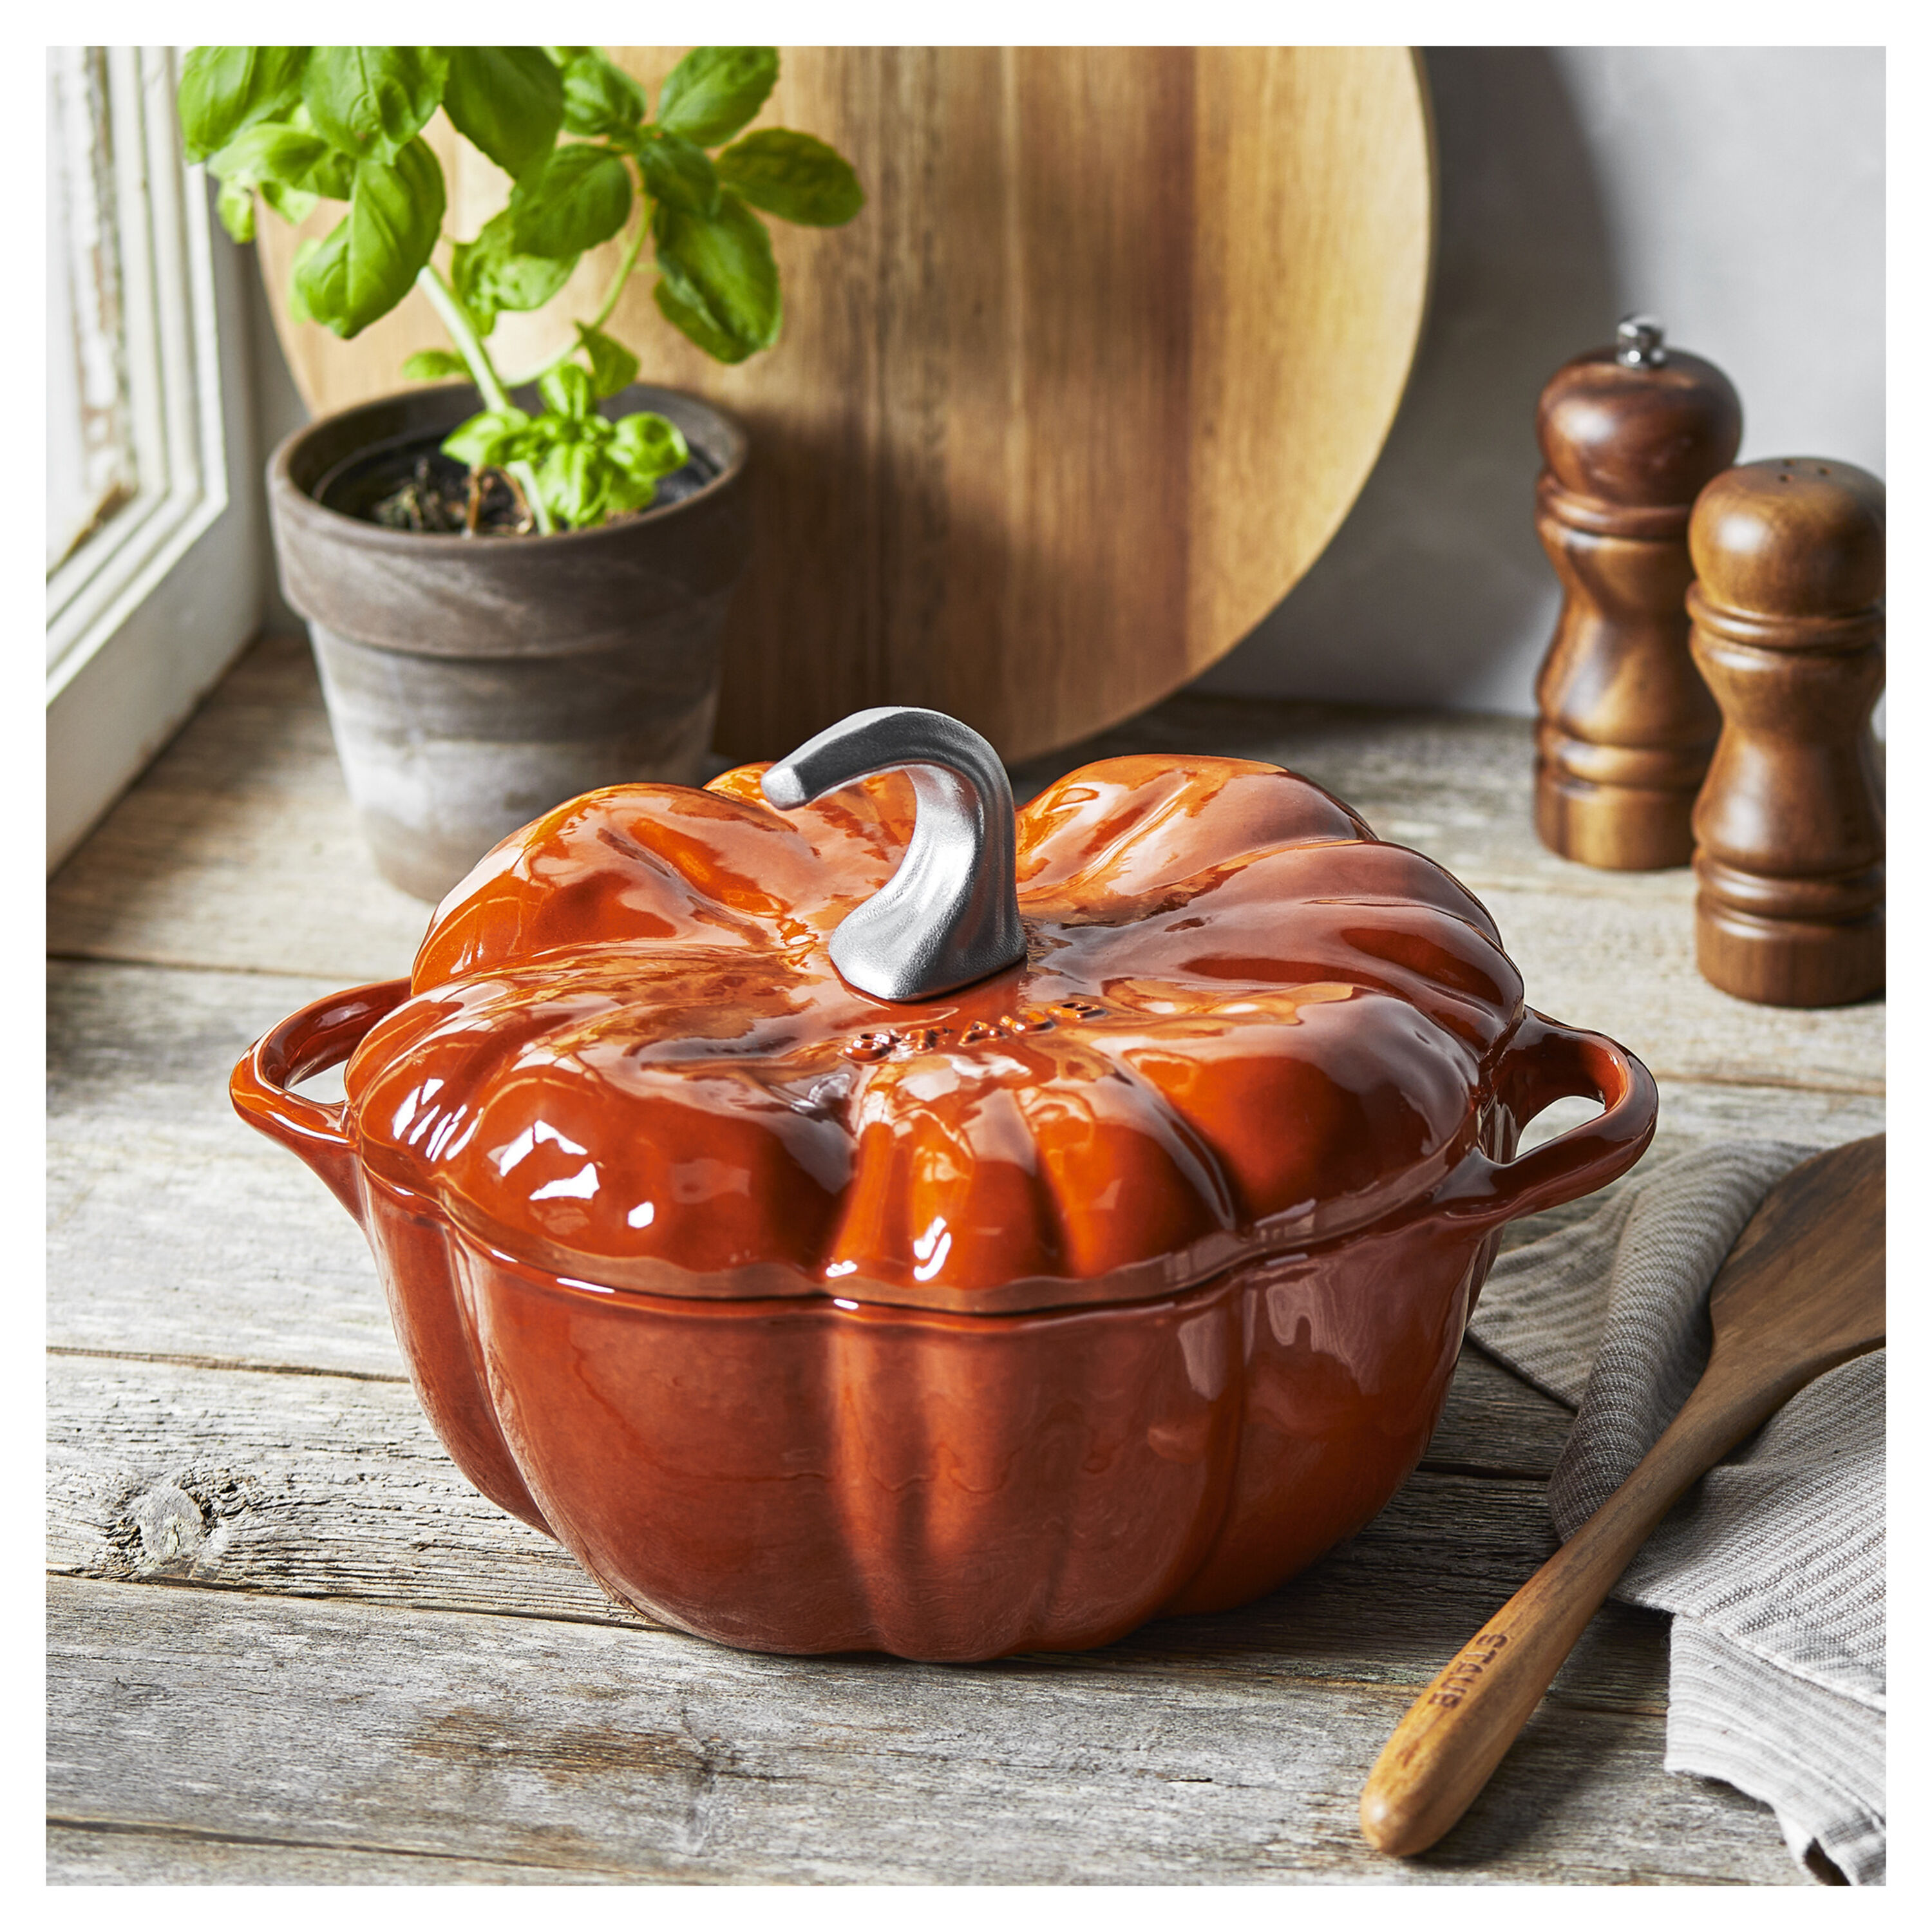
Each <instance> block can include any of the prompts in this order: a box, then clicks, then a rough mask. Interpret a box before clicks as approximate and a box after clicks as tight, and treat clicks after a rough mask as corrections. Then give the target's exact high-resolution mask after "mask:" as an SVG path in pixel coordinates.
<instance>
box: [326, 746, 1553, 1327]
mask: <svg viewBox="0 0 1932 1932" xmlns="http://www.w3.org/2000/svg"><path fill="white" fill-rule="evenodd" d="M762 769H763V768H762V767H751V768H746V769H741V770H739V771H734V772H729V773H727V775H724V777H722V778H718V779H716V780H715V781H713V782H712V784H710V785H709V786H708V787H706V788H705V789H704V790H702V791H694V790H686V789H684V788H682V787H673V786H668V785H648V784H644V785H632V786H621V787H613V788H612V789H610V790H604V791H600V792H593V793H590V794H589V795H588V796H585V797H583V798H580V799H577V800H575V801H574V802H572V803H571V804H570V805H565V806H564V807H562V808H559V810H557V811H554V812H552V813H550V814H549V815H548V816H547V817H544V818H542V819H541V820H538V821H537V823H535V824H534V825H532V826H530V827H529V829H528V830H527V831H526V832H523V833H522V834H520V835H519V836H518V837H517V838H514V839H513V840H511V841H508V843H506V844H505V845H503V846H502V847H500V848H499V850H497V851H496V853H494V854H493V856H491V857H490V859H488V860H487V861H486V862H485V863H484V865H483V866H482V867H481V868H479V869H478V871H476V872H475V874H472V876H471V877H469V879H468V880H466V881H465V882H464V883H463V885H461V886H459V887H458V889H457V891H456V892H455V893H454V894H453V895H452V896H451V898H449V899H448V900H446V901H445V902H444V904H443V906H442V907H441V908H440V910H439V913H438V915H437V919H436V922H435V924H434V927H433V928H432V929H431V932H430V934H429V935H428V938H427V939H426V940H425V942H424V944H423V946H422V950H421V952H420V953H419V956H418V958H417V960H416V971H415V974H414V977H413V981H412V986H413V993H414V997H413V998H411V999H410V1001H408V1002H407V1004H404V1006H402V1007H401V1008H400V1009H398V1010H397V1011H396V1012H395V1013H393V1014H392V1015H391V1016H389V1018H388V1019H386V1020H385V1021H384V1022H383V1023H382V1025H380V1026H379V1027H378V1028H377V1029H376V1030H375V1031H374V1033H372V1034H371V1035H370V1036H369V1037H368V1040H367V1041H366V1042H365V1044H364V1045H363V1046H362V1048H361V1049H360V1050H359V1052H357V1054H356V1056H355V1058H354V1060H353V1062H352V1064H351V1065H350V1069H349V1073H348V1077H347V1087H348V1091H349V1094H350V1114H351V1118H352V1120H353V1124H354V1128H355V1132H356V1136H357V1138H358V1139H359V1143H360V1145H361V1148H362V1152H363V1155H364V1157H365V1160H366V1161H367V1162H368V1164H369V1166H370V1167H371V1169H373V1170H374V1172H376V1173H377V1174H379V1175H381V1176H383V1178H386V1179H387V1180H389V1181H392V1182H393V1183H395V1184H397V1185H398V1186H399V1187H404V1188H406V1189H407V1190H410V1192H411V1193H414V1194H416V1195H419V1196H426V1197H428V1198H429V1199H432V1200H434V1201H436V1202H438V1203H440V1205H442V1207H443V1208H444V1209H445V1210H446V1211H447V1212H448V1214H449V1215H450V1217H452V1219H453V1220H455V1221H456V1222H457V1223H459V1224H460V1225H461V1226H463V1227H464V1228H465V1229H467V1230H469V1232H471V1233H472V1234H473V1235H475V1236H476V1237H477V1238H479V1239H480V1240H481V1241H485V1242H487V1243H488V1244H490V1245H491V1246H492V1247H496V1248H498V1249H499V1250H503V1251H505V1252H508V1253H514V1254H517V1255H520V1256H526V1257H529V1258H530V1259H535V1260H537V1261H538V1262H541V1265H544V1267H547V1268H554V1269H556V1270H558V1271H560V1272H562V1273H563V1274H568V1275H570V1276H573V1277H579V1278H582V1279H585V1280H592V1281H595V1282H598V1283H607V1284H609V1285H610V1286H614V1287H619V1288H634V1289H646V1290H649V1291H652V1292H658V1293H668V1294H674V1295H695V1296H720V1295H728V1296H742V1295H760V1296H785V1295H838V1296H839V1297H841V1298H846V1299H849V1300H854V1301H870V1302H881V1303H894V1304H909V1305H913V1306H918V1307H931V1308H945V1309H952V1310H960V1311H968V1310H971V1311H979V1312H994V1311H1010V1310H1020V1309H1028V1308H1040V1307H1055V1306H1064V1305H1067V1304H1076V1303H1082V1302H1093V1301H1119V1300H1121V1299H1123V1298H1133V1297H1136V1296H1139V1295H1145V1294H1148V1293H1150V1292H1157V1291H1169V1290H1172V1289H1177V1288H1182V1287H1185V1286H1188V1285H1190V1284H1191V1283H1195V1282H1198V1281H1203V1280H1206V1279H1207V1278H1208V1277H1210V1276H1211V1275H1212V1274H1216V1273H1217V1272H1218V1271H1220V1270H1222V1269H1224V1268H1227V1267H1228V1266H1229V1265H1231V1264H1232V1263H1233V1262H1235V1261H1237V1260H1238V1259H1241V1257H1242V1256H1244V1255H1247V1254H1250V1253H1259V1252H1262V1251H1264V1250H1282V1249H1284V1248H1286V1247H1292V1246H1295V1245H1298V1244H1306V1243H1308V1242H1310V1241H1323V1240H1326V1239H1330V1238H1334V1237H1335V1236H1337V1235H1343V1234H1345V1233H1346V1232H1349V1230H1350V1229H1355V1228H1358V1227H1361V1226H1365V1225H1367V1223H1369V1222H1370V1221H1372V1220H1375V1219H1376V1218H1377V1217H1379V1216H1381V1215H1382V1214H1385V1212H1386V1211H1388V1209H1389V1208H1390V1207H1391V1205H1394V1202H1396V1201H1397V1200H1398V1199H1402V1198H1403V1197H1405V1196H1409V1195H1411V1194H1413V1193H1415V1192H1416V1191H1417V1190H1419V1189H1422V1188H1426V1187H1430V1186H1432V1185H1433V1184H1436V1182H1438V1181H1440V1180H1441V1179H1442V1177H1443V1176H1444V1175H1445V1174H1446V1173H1447V1172H1448V1170H1449V1169H1451V1167H1452V1166H1454V1164H1455V1163H1457V1162H1458V1161H1459V1160H1461V1159H1462V1158H1463V1156H1464V1155H1465V1154H1467V1153H1468V1152H1469V1150H1470V1148H1471V1147H1472V1145H1474V1143H1475V1136H1476V1135H1477V1133H1478V1128H1479V1125H1480V1123H1479V1121H1478V1117H1477V1110H1476V1109H1475V1106H1474V1104H1473V1103H1474V1100H1475V1095H1476V1094H1477V1093H1478V1090H1479V1088H1480V1087H1481V1078H1482V1074H1483V1070H1484V1067H1485V1066H1486V1064H1487V1062H1488V1061H1490V1058H1492V1057H1493V1055H1495V1053H1496V1051H1497V1049H1498V1047H1499V1043H1501V1042H1502V1040H1504V1039H1505V1037H1506V1036H1507V1035H1508V1033H1509V1031H1510V1029H1511V1027H1512V1026H1513V1025H1514V1024H1515V1022H1517V1019H1519V1018H1520V1015H1521V1013H1522V1010H1523V986H1522V982H1521V980H1520V979H1519V977H1517V973H1516V971H1515V969H1514V968H1513V967H1512V966H1511V964H1510V962H1509V961H1508V959H1507V958H1506V957H1505V956H1504V954H1503V952H1502V947H1501V944H1500V942H1499V939H1498V938H1497V935H1496V928H1495V926H1493V923H1492V922H1491V921H1490V917H1489V915H1488V914H1487V913H1486V912H1485V911H1484V909H1483V907H1481V904H1479V903H1478V901H1476V900H1475V898H1472V896H1471V895H1469V893H1468V892H1466V891H1465V890H1464V889H1463V887H1462V886H1460V885H1458V884H1457V883H1456V881H1455V880H1454V879H1452V878H1451V877H1450V876H1449V875H1448V874H1447V873H1446V872H1445V871H1442V868H1440V867H1439V866H1437V865H1434V864H1433V863H1432V862H1430V860H1429V859H1426V858H1424V857H1422V856H1421V855H1420V854H1418V853H1415V852H1412V851H1409V850H1406V849H1404V848H1403V847H1400V846H1397V845H1389V844H1382V842H1380V841H1378V840H1377V839H1376V838H1375V837H1374V835H1373V834H1372V833H1371V832H1370V831H1369V829H1368V828H1367V826H1365V825H1364V823H1362V821H1361V820H1360V819H1359V818H1358V817H1356V816H1355V814H1354V813H1352V811H1349V809H1348V808H1347V807H1346V806H1345V805H1342V804H1340V802H1337V800H1336V799H1334V798H1332V797H1331V796H1329V795H1328V793H1326V792H1325V791H1323V790H1321V789H1320V788H1319V787H1318V786H1316V785H1314V784H1310V782H1309V781H1307V780H1306V779H1304V778H1298V777H1296V776H1295V775H1293V774H1292V773H1291V772H1286V771H1283V770H1280V769H1277V768H1276V767H1274V766H1268V765H1262V764H1258V763H1253V762H1250V761H1249V760H1241V759H1232V758H1196V759H1190V760H1185V761H1177V760H1172V759H1166V758H1155V757H1127V758H1115V759H1111V760H1108V761H1106V763H1100V764H1096V765H1091V766H1088V767H1086V768H1085V769H1082V770H1080V771H1078V772H1074V773H1073V775H1071V776H1070V777H1068V778H1064V779H1062V780H1061V781H1060V782H1059V783H1058V784H1056V785H1055V786H1053V787H1052V788H1051V789H1050V790H1048V791H1046V793H1043V794H1042V795H1041V796H1040V797H1039V798H1037V799H1035V800H1034V801H1033V802H1032V803H1031V804H1030V805H1027V806H1025V808H1022V810H1021V811H1020V812H1019V815H1018V826H1017V832H1018V841H1017V856H1018V863H1017V868H1016V869H1017V879H1018V887H1019V909H1020V913H1021V916H1022V923H1023V925H1024V928H1025V935H1026V956H1025V959H1024V960H1023V961H1022V962H1019V963H1017V964H1016V965H1013V967H1011V968H1009V969H1007V971H1003V972H1000V973H998V974H995V975H993V976H992V977H990V978H987V979H984V980H980V981H979V982H977V983H975V984H973V985H971V986H968V987H965V988H964V989H960V990H959V991H956V992H950V993H948V994H946V995H943V996H941V997H938V998H927V999H922V1000H919V1001H911V1002H893V1003H890V1004H888V1003H885V1002H881V1001H877V1000H875V999H873V998H869V997H868V996H867V995H864V994H862V993H859V992H855V991H854V990H853V989H852V988H851V987H850V986H848V985H847V984H846V983H845V982H844V980H842V979H841V977H840V976H839V974H838V972H837V971H835V969H834V968H833V967H832V965H831V963H830V962H829V959H828V956H827V953H826V941H827V940H828V938H829V935H831V933H832V930H833V929H834V928H835V927H836V926H838V923H839V922H840V921H841V919H844V917H845V916H847V914H849V913H851V912H852V911H853V910H854V909H855V908H856V907H858V906H859V905H860V904H862V903H863V902H864V901H865V900H867V899H868V898H870V897H871V895H873V894H874V893H876V892H877V891H878V890H879V889H880V887H881V886H883V885H884V884H885V883H886V881H887V880H889V878H890V877H892V874H893V872H894V871H895V868H896V867H897V866H898V863H899V861H900V859H901V856H902V854H903V853H904V850H905V847H906V844H907V839H908V838H909V836H910V832H911V830H912V826H913V797H912V792H911V788H910V784H909V783H908V781H907V778H905V776H904V775H903V773H901V772H885V773H882V774H880V775H877V776H874V777H871V778H867V779H865V780H864V781H862V783H860V784H857V785H855V786H853V787H847V788H845V789H843V790H840V791H838V792H836V793H833V794H831V795H830V796H827V797H826V798H823V799H820V801H818V802H816V803H813V804H808V805H805V806H803V807H802V808H799V809H797V810H795V811H779V810H778V809H776V808H774V807H773V806H772V805H769V804H767V803H766V802H765V800H764V799H763V797H762V796H760V790H759V784H758V778H759V774H760V771H761V770H762Z"/></svg>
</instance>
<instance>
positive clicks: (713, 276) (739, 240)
mask: <svg viewBox="0 0 1932 1932" xmlns="http://www.w3.org/2000/svg"><path fill="white" fill-rule="evenodd" d="M652 239H653V240H654V241H655V244H656V251H657V265H658V273H659V274H660V275H662V276H663V278H664V280H665V281H667V283H669V284H670V290H671V293H672V294H673V296H676V299H677V302H678V303H679V306H680V307H681V308H684V309H685V310H688V311H691V312H693V313H694V314H696V315H697V317H700V319H701V320H703V323H704V324H705V326H706V329H707V330H708V331H709V332H711V333H712V334H713V335H716V336H719V337H721V338H724V340H726V341H730V342H732V343H733V344H737V345H738V346H739V348H740V349H741V350H742V351H743V353H745V354H749V353H751V351H752V350H758V349H769V347H771V346H772V344H773V343H774V342H775V341H777V340H778V329H779V325H780V323H781V321H782V320H783V311H782V308H781V303H780V300H779V296H778V264H777V263H776V262H775V261H774V260H772V238H771V236H769V234H768V233H766V229H765V224H764V223H763V222H762V221H760V220H759V219H758V217H757V216H756V215H755V214H753V213H752V212H751V210H750V209H749V208H747V207H746V206H745V204H744V203H743V202H742V201H740V200H739V199H738V197H737V196H736V195H735V194H730V193H724V194H721V195H720V196H719V197H718V212H717V213H716V214H715V215H713V216H712V217H709V219H706V217H702V216H699V215H693V214H682V213H681V212H679V210H677V209H676V208H670V207H668V206H667V205H664V203H662V202H660V203H659V204H658V210H657V213H656V214H655V216H654V217H652ZM658 306H659V307H660V308H662V307H663V306H664V305H663V304H662V303H661V302H660V303H659V304H658ZM666 313H667V314H668V313H669V311H666ZM673 320H676V318H675V317H673ZM682 326H683V325H682V323H679V327H681V328H682ZM685 334H686V335H691V331H690V330H689V329H685ZM691 340H692V341H694V342H697V343H698V344H699V346H700V347H708V345H707V344H705V343H704V342H703V341H702V340H701V339H700V338H699V337H697V336H695V335H692V336H691ZM712 353H714V354H715V353H716V352H715V350H713V351H712ZM741 359H742V357H740V356H732V357H727V358H721V360H727V361H732V362H736V361H739V360H741Z"/></svg>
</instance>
